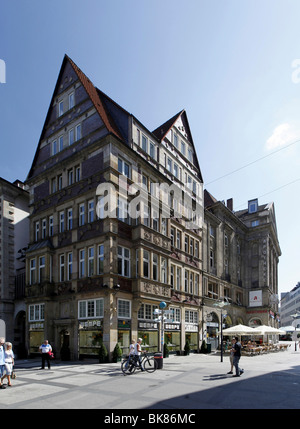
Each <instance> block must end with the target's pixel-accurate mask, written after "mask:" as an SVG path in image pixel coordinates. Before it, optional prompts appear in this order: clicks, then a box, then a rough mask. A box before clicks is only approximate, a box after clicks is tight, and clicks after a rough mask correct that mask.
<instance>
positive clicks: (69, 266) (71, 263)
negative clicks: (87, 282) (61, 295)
mask: <svg viewBox="0 0 300 429" xmlns="http://www.w3.org/2000/svg"><path fill="white" fill-rule="evenodd" d="M67 257H68V273H67V276H68V281H70V280H72V272H73V253H72V252H69V253H68V255H67Z"/></svg>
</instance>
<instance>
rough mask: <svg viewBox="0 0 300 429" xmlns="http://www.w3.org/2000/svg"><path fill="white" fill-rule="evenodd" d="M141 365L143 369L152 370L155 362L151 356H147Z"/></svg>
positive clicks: (155, 364)
mask: <svg viewBox="0 0 300 429" xmlns="http://www.w3.org/2000/svg"><path fill="white" fill-rule="evenodd" d="M143 366H144V369H145V371H147V372H154V371H155V370H156V369H157V362H156V360H155V359H154V358H153V357H151V358H148V357H147V358H146V359H145V360H144V362H143Z"/></svg>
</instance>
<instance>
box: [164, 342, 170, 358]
mask: <svg viewBox="0 0 300 429" xmlns="http://www.w3.org/2000/svg"><path fill="white" fill-rule="evenodd" d="M167 357H169V347H168V346H167V344H166V343H164V358H167Z"/></svg>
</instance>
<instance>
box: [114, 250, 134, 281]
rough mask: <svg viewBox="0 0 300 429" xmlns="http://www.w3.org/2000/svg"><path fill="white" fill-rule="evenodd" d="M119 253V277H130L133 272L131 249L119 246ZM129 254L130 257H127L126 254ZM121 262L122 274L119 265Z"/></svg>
mask: <svg viewBox="0 0 300 429" xmlns="http://www.w3.org/2000/svg"><path fill="white" fill-rule="evenodd" d="M117 252H118V258H117V259H118V275H119V276H123V277H130V272H131V266H130V265H131V254H130V249H128V248H127V247H123V246H118V248H117ZM127 252H128V255H129V256H126V253H127ZM120 262H121V266H120V268H121V270H120V271H121V272H119V263H120Z"/></svg>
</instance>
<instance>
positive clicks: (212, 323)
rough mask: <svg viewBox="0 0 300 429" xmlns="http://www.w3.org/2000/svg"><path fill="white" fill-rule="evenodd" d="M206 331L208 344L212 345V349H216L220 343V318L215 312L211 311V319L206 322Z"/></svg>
mask: <svg viewBox="0 0 300 429" xmlns="http://www.w3.org/2000/svg"><path fill="white" fill-rule="evenodd" d="M206 332H207V334H206V335H207V344H210V345H211V350H216V349H217V348H218V344H219V339H218V332H219V319H218V316H217V315H216V313H214V312H212V313H210V319H209V321H207V322H206Z"/></svg>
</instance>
